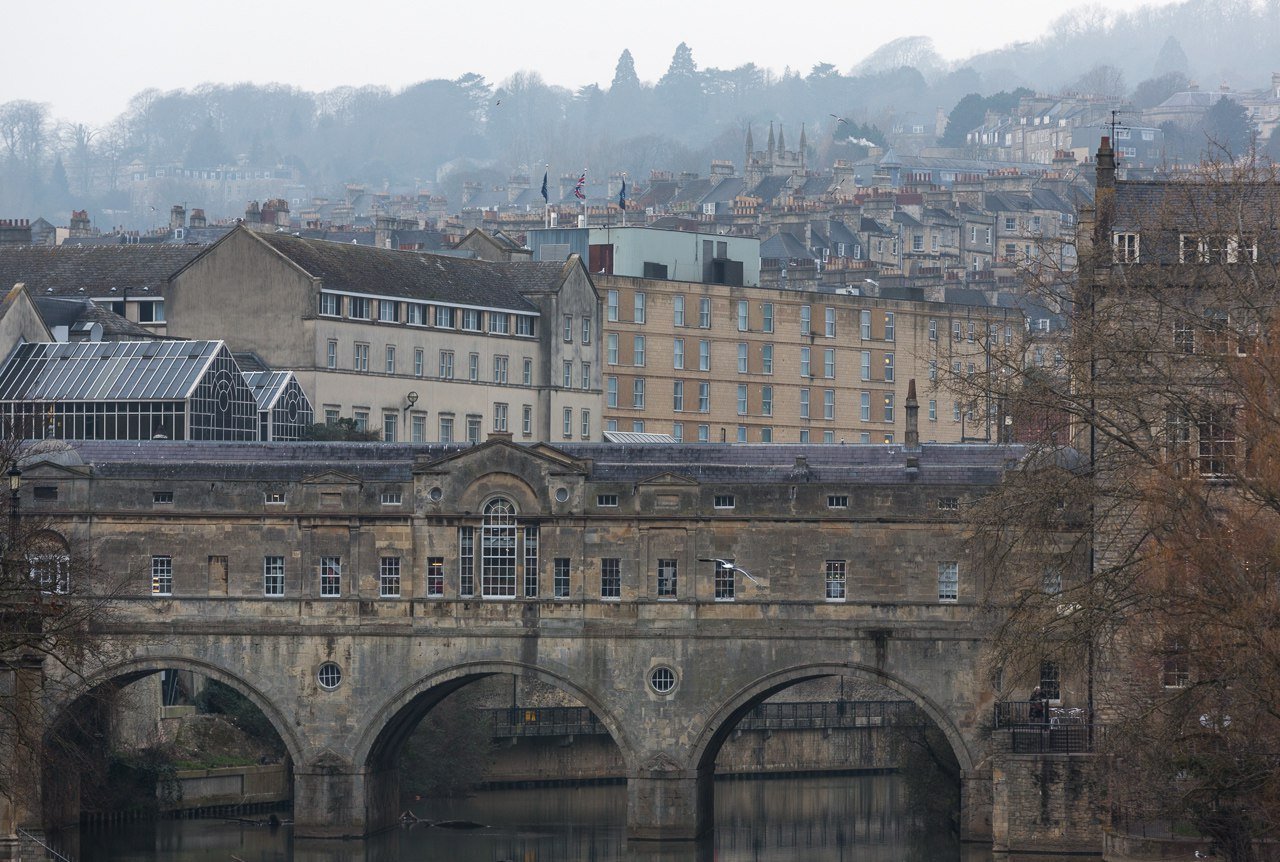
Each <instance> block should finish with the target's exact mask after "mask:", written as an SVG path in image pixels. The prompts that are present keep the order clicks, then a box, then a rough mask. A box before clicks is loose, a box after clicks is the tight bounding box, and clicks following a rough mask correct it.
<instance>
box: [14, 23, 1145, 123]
mask: <svg viewBox="0 0 1280 862" xmlns="http://www.w3.org/2000/svg"><path fill="white" fill-rule="evenodd" d="M1167 2H1169V0H1154V2H1152V0H1147V2H1143V0H1108V2H1107V4H1106V6H1107V8H1108V9H1110V10H1112V11H1119V10H1128V9H1133V8H1136V7H1138V6H1143V5H1164V4H1165V3H1167ZM1081 5H1083V4H1081ZM1067 8H1069V7H1066V6H1059V5H1056V4H1052V3H1047V2H1027V0H987V2H983V3H979V4H974V3H959V2H955V0H896V2H875V0H863V2H856V0H808V2H800V3H797V2H794V0H769V2H761V0H632V2H626V3H622V2H618V0H596V2H594V3H582V2H571V0H522V2H518V3H517V2H510V0H487V2H483V3H478V2H477V3H467V2H458V0H402V2H398V3H397V2H387V0H354V1H353V0H309V2H295V0H254V2H242V0H221V2H204V3H201V2H196V3H154V2H145V3H144V2H138V0H114V2H109V0H62V2H58V3H32V2H18V3H8V2H6V3H5V9H4V25H5V31H6V32H5V38H4V40H3V42H4V51H3V56H4V65H5V74H4V75H3V76H2V77H0V103H3V102H7V101H9V100H10V99H32V100H35V101H40V102H47V103H49V104H50V105H51V106H52V108H53V113H54V115H55V116H56V117H59V118H67V119H76V120H82V121H86V122H90V123H95V124H96V123H102V122H105V121H107V120H110V119H111V118H112V117H114V116H115V115H116V114H117V113H119V112H120V111H121V110H122V109H123V108H124V107H125V104H126V103H127V101H128V99H129V97H130V96H132V95H133V94H134V93H136V92H138V91H139V90H142V89H145V88H147V87H157V88H160V89H162V90H171V89H177V88H189V87H193V86H196V85H198V84H201V83H205V82H216V83H235V82H239V81H251V82H254V83H268V82H273V81H274V82H280V83H285V84H293V85H296V86H299V87H303V88H305V89H308V90H325V89H330V88H333V87H337V86H342V85H348V84H349V85H363V84H379V85H383V86H387V87H391V88H393V89H397V88H400V87H404V86H406V85H408V84H412V83H414V82H416V81H421V80H424V79H427V78H456V77H457V76H458V75H461V74H463V73H464V72H478V73H479V74H481V75H484V76H485V77H486V78H487V79H488V80H489V81H490V82H497V81H501V80H502V79H503V78H505V77H507V76H508V75H510V74H511V73H512V72H515V71H518V70H521V69H533V70H536V71H538V72H540V73H541V74H542V76H543V78H544V79H546V80H547V81H548V82H550V83H553V84H561V85H565V86H578V85H581V84H589V83H592V82H596V83H599V84H600V85H601V86H604V87H607V86H608V85H609V82H610V81H611V80H612V79H613V70H614V65H615V64H616V63H617V60H618V55H619V54H620V53H621V52H622V49H623V48H630V49H631V53H632V55H633V56H634V57H635V61H636V69H637V71H638V72H639V74H640V77H641V79H643V80H646V81H652V80H656V79H657V78H658V77H659V76H660V75H661V74H662V73H663V72H664V71H665V70H666V68H667V64H668V63H670V61H671V54H672V52H673V51H674V50H675V46H676V45H677V44H678V43H680V42H681V41H683V42H687V43H688V44H689V46H690V47H691V48H692V49H693V56H694V60H695V61H696V62H697V63H698V66H699V67H700V68H703V67H708V66H718V67H721V68H733V67H735V66H740V65H742V64H743V63H747V62H754V63H756V64H757V65H760V66H765V67H768V68H771V69H773V70H774V71H777V72H781V71H782V70H783V69H784V68H785V67H786V66H791V67H792V68H794V69H798V70H801V71H803V72H807V71H808V70H809V69H810V68H811V67H812V66H813V65H814V64H815V63H819V62H829V63H833V64H834V65H836V66H837V67H839V68H840V69H841V70H844V71H848V69H849V68H850V67H852V66H853V65H854V64H856V63H857V62H858V61H859V60H861V59H862V58H863V57H865V56H866V55H867V54H868V53H870V52H871V51H872V50H874V49H875V48H876V47H878V46H879V45H881V44H883V43H884V42H887V41H889V40H891V39H895V38H897V37H900V36H909V35H923V36H929V37H932V39H933V40H934V43H935V45H936V46H937V49H938V51H939V52H940V53H942V55H943V56H944V57H947V58H948V59H959V58H963V57H967V56H969V55H971V54H974V53H977V52H979V51H983V50H987V49H990V48H996V47H999V46H1001V45H1004V44H1007V43H1009V42H1015V41H1028V40H1031V39H1034V38H1036V37H1038V36H1040V35H1042V34H1043V33H1045V31H1046V30H1047V29H1048V27H1049V25H1050V23H1051V22H1052V21H1053V20H1054V19H1056V18H1058V17H1059V16H1060V15H1062V14H1063V13H1064V12H1065V11H1067ZM447 10H454V11H447ZM789 15H794V16H795V17H794V18H793V19H792V20H788V16H789Z"/></svg>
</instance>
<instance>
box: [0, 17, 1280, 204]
mask: <svg viewBox="0 0 1280 862" xmlns="http://www.w3.org/2000/svg"><path fill="white" fill-rule="evenodd" d="M1276 33H1280V0H1268V2H1265V3H1262V4H1256V3H1248V2H1238V0H1235V2H1233V0H1227V2H1209V0H1187V2H1184V3H1180V4H1174V5H1169V6H1164V7H1158V8H1143V9H1140V10H1137V11H1135V12H1130V13H1119V14H1114V13H1104V12H1103V10H1102V9H1101V8H1099V7H1095V8H1090V9H1083V10H1075V11H1072V12H1070V13H1068V14H1066V15H1064V16H1063V17H1061V18H1059V19H1058V20H1057V21H1056V22H1055V23H1054V25H1053V27H1052V28H1051V29H1050V31H1049V32H1048V33H1046V34H1045V35H1044V36H1042V37H1041V38H1040V39H1037V40H1036V41H1034V42H1029V43H1022V44H1017V45H1010V46H1007V47H1004V48H1001V49H999V50H995V51H990V52H986V53H982V54H978V55H975V56H972V57H970V58H968V59H967V60H964V61H960V62H947V61H945V60H944V59H943V58H942V57H941V56H940V55H939V53H938V52H937V51H936V50H935V49H934V46H933V44H932V42H931V41H930V40H929V39H928V38H926V37H909V38H904V39H897V40H894V41H892V42H889V43H887V44H885V45H882V46H880V47H879V48H877V49H876V50H874V51H872V52H871V53H870V54H868V55H867V56H865V57H863V58H861V59H860V60H858V61H857V62H856V63H850V61H849V60H848V59H847V58H838V57H828V58H821V57H815V58H814V60H813V63H812V65H811V67H810V68H808V69H805V70H785V71H783V72H780V73H779V72H774V71H771V70H768V69H764V68H761V67H759V66H756V65H754V64H746V65H743V66H740V67H738V68H734V69H718V68H704V67H702V66H701V65H700V64H699V63H698V59H697V58H698V45H697V43H696V41H692V40H691V41H690V42H689V43H688V44H687V45H685V44H683V43H682V45H681V46H680V48H679V49H677V51H676V52H675V55H674V56H673V57H672V59H671V62H670V64H669V67H668V69H667V71H666V72H665V74H663V75H662V76H661V77H660V78H659V79H657V80H655V81H643V80H641V79H640V78H639V76H638V75H637V74H636V71H635V63H634V58H633V57H632V56H631V54H630V52H629V51H626V50H623V51H622V53H621V56H620V57H619V59H618V63H617V68H616V71H615V74H614V76H613V79H612V81H610V82H608V83H607V85H605V84H602V85H596V84H589V85H584V86H581V87H578V88H577V89H569V88H565V87H559V86H552V85H549V84H547V83H546V82H544V81H543V79H542V78H541V77H540V76H539V74H538V73H537V72H536V71H532V70H531V71H527V72H520V73H517V74H515V75H513V76H511V77H510V78H507V79H506V80H503V81H488V80H486V79H485V78H483V77H482V76H481V75H480V74H477V73H466V74H460V75H459V76H458V77H456V78H453V79H451V80H443V79H438V80H427V81H422V82H420V83H417V84H413V85H411V86H409V87H406V88H404V89H401V90H390V89H386V88H381V87H360V88H351V87H340V88H337V89H334V90H329V91H326V92H308V91H305V90H301V89H298V88H295V87H290V86H283V85H253V84H238V85H224V84H207V85H202V86H199V87H196V88H193V89H189V90H173V91H163V90H160V89H148V90H144V91H142V92H140V93H137V94H136V95H134V96H133V98H132V99H131V100H130V102H129V106H128V108H127V109H126V110H125V111H124V112H123V113H122V114H120V115H119V116H118V117H116V118H115V119H114V120H113V121H112V122H110V123H108V124H106V125H104V126H101V127H95V126H91V125H89V124H86V123H81V122H78V121H77V120H76V118H74V117H70V118H55V117H53V116H52V115H51V114H50V111H49V109H48V108H47V107H46V106H43V105H39V104H35V103H31V102H26V101H22V100H17V101H11V102H8V103H5V104H3V105H0V216H4V217H15V216H24V217H35V216H37V215H44V216H46V217H47V218H49V219H50V220H51V221H55V222H59V223H65V221H66V218H67V214H68V212H69V211H70V210H71V209H72V208H76V209H85V208H87V209H89V210H91V211H92V212H93V213H95V214H98V213H102V212H107V211H114V212H118V213H121V214H122V215H121V221H122V222H124V221H126V220H127V219H125V217H124V215H123V214H124V213H126V212H127V211H129V210H130V209H131V207H134V206H135V204H136V202H135V201H132V200H131V197H130V194H129V191H128V189H127V188H126V185H127V183H126V177H125V174H126V172H125V170H124V169H125V168H126V166H128V165H130V164H134V163H136V164H141V165H145V166H148V167H155V166H175V167H183V168H188V169H202V168H214V167H217V166H220V165H240V166H247V167H251V168H270V167H275V166H281V165H283V166H288V167H289V168H290V169H291V170H292V171H293V172H294V174H293V175H295V176H296V178H297V181H298V182H299V184H300V185H301V186H304V187H305V188H307V189H308V190H310V192H311V193H313V194H321V193H331V191H332V190H333V189H340V188H341V185H342V184H344V183H360V184H364V185H367V186H368V187H370V188H376V189H386V190H403V191H416V190H420V189H430V190H432V191H435V192H438V193H443V194H447V195H450V197H451V198H455V199H456V196H457V195H458V193H459V191H460V189H461V187H462V183H463V182H466V181H477V182H482V183H487V182H501V181H505V180H506V179H507V178H508V177H509V176H511V175H513V174H524V175H526V176H529V177H533V178H535V182H536V180H540V175H541V173H542V171H543V170H544V169H545V168H544V166H545V165H547V164H550V166H551V168H550V170H551V173H552V175H553V176H556V175H558V174H560V173H569V172H576V171H580V170H581V169H582V168H583V167H584V166H585V167H586V168H587V169H588V170H589V171H591V172H592V174H593V176H603V175H605V174H608V173H612V172H618V171H625V172H627V173H628V174H629V175H630V176H631V177H634V178H637V179H638V180H639V181H640V182H641V183H643V182H644V180H645V179H646V178H647V177H648V175H649V172H650V171H651V170H655V169H657V170H670V171H685V170H688V171H699V172H702V173H705V172H706V171H707V169H708V165H709V163H710V161H711V160H712V159H727V160H730V161H733V162H735V163H737V164H739V165H740V164H741V160H742V154H743V146H744V136H745V133H746V131H747V129H748V128H751V129H753V130H754V133H755V135H756V143H757V145H760V144H762V143H763V141H764V135H766V134H767V130H768V126H769V124H770V123H773V124H774V125H775V127H776V128H778V129H780V130H782V131H783V132H784V133H785V134H786V135H787V139H788V142H789V145H790V146H792V147H794V146H795V145H796V143H797V142H798V140H799V135H800V128H801V125H802V124H803V125H804V127H805V131H806V136H807V143H808V155H809V165H810V166H811V167H815V168H826V167H829V166H830V164H831V162H832V160H833V159H836V158H857V157H859V156H860V155H862V154H864V153H865V148H864V147H862V146H861V145H860V144H858V143H856V142H857V141H867V140H871V141H875V142H877V143H881V142H884V141H885V140H886V136H891V135H892V133H893V131H894V129H895V128H912V127H923V128H925V129H927V130H929V131H930V132H932V131H934V130H936V129H937V128H938V127H939V125H945V117H946V116H947V115H948V114H950V113H951V112H952V110H953V109H954V108H955V107H956V105H957V103H959V102H960V101H961V99H962V98H964V97H965V96H966V95H968V94H973V93H977V94H980V95H982V96H988V95H991V94H995V93H999V92H1009V91H1013V90H1014V89H1016V88H1019V87H1025V88H1027V89H1029V90H1032V91H1036V92H1041V93H1063V92H1078V93H1094V94H1100V95H1110V96H1118V97H1124V98H1128V99H1133V100H1135V101H1136V102H1137V103H1138V104H1139V107H1142V106H1144V105H1147V104H1154V103H1158V101H1160V100H1161V99H1163V98H1164V97H1165V96H1166V95H1168V94H1169V93H1171V92H1174V91H1176V90H1177V89H1180V88H1185V87H1186V86H1188V85H1190V84H1191V83H1193V82H1194V83H1196V84H1198V85H1199V86H1201V87H1202V88H1204V89H1217V88H1218V87H1219V85H1221V84H1224V83H1225V84H1229V85H1231V86H1233V87H1235V88H1238V89H1256V88H1260V87H1265V86H1267V85H1268V84H1269V82H1270V79H1271V74H1272V72H1274V71H1280V58H1277V57H1276V55H1275V53H1274V44H1273V41H1274V38H1273V37H1274V34H1276ZM482 62H483V61H482V59H481V58H480V57H477V60H476V66H477V68H479V67H481V66H482ZM940 116H941V118H943V120H944V122H943V123H941V124H940V123H939V119H940ZM838 119H842V120H845V121H846V122H843V123H841V122H838ZM967 119H968V118H966V120H967ZM184 195H187V193H186V191H185V190H184V189H183V188H182V186H181V183H177V182H175V183H174V186H173V189H172V200H174V201H179V200H187V201H188V203H189V204H190V205H192V206H201V205H206V203H205V202H202V201H199V200H197V199H194V198H190V197H189V195H187V196H184ZM209 209H210V212H209V215H210V217H211V218H216V217H218V216H221V215H229V214H233V213H230V212H226V213H224V212H218V211H217V210H218V207H217V206H213V205H209ZM100 221H101V219H100Z"/></svg>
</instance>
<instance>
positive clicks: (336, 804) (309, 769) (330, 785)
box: [293, 757, 394, 838]
mask: <svg viewBox="0 0 1280 862" xmlns="http://www.w3.org/2000/svg"><path fill="white" fill-rule="evenodd" d="M370 779H371V776H370V775H369V774H368V770H366V769H362V768H359V767H353V766H352V765H351V764H349V763H346V762H344V761H341V760H340V759H339V758H337V757H321V758H320V759H319V760H316V761H313V762H311V763H306V764H296V765H295V766H294V769H293V833H294V835H296V836H298V837H299V838H358V837H361V836H363V835H367V834H369V833H370V832H372V831H374V830H376V829H379V828H381V827H382V826H383V825H384V824H381V823H372V822H370V818H369V809H370V808H373V807H376V806H371V805H369V804H368V802H369V799H368V796H367V793H368V791H369V790H370V789H372V788H373V787H374V786H376V785H377V784H378V782H377V781H371V780H370ZM392 792H393V793H394V785H393V790H392Z"/></svg>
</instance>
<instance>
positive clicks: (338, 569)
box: [320, 557, 342, 598]
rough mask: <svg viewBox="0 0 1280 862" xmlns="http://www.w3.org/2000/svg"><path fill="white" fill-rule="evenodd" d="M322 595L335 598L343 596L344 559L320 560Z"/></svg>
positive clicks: (324, 558) (326, 558)
mask: <svg viewBox="0 0 1280 862" xmlns="http://www.w3.org/2000/svg"><path fill="white" fill-rule="evenodd" d="M320 595H321V596H323V597H325V598H334V597H336V596H340V595H342V558H341V557H321V558H320Z"/></svg>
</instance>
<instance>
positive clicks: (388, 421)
mask: <svg viewBox="0 0 1280 862" xmlns="http://www.w3.org/2000/svg"><path fill="white" fill-rule="evenodd" d="M398 420H399V414H398V413H396V411H394V410H388V411H386V412H385V413H383V414H382V442H383V443H394V442H396V431H397V430H398V429H397V427H396V425H397V422H398Z"/></svg>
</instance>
